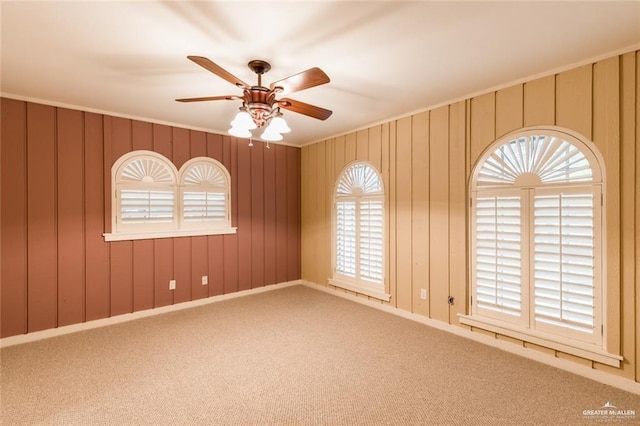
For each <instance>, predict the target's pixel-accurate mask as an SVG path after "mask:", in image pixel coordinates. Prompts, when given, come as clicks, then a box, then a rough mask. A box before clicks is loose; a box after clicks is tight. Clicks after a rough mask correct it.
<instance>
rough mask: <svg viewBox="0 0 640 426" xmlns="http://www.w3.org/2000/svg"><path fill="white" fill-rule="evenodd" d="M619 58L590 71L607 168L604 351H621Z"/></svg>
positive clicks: (596, 132)
mask: <svg viewBox="0 0 640 426" xmlns="http://www.w3.org/2000/svg"><path fill="white" fill-rule="evenodd" d="M618 63H619V61H618V57H614V58H611V59H607V60H605V61H601V62H598V63H596V64H595V65H594V67H593V70H594V72H593V142H594V143H595V144H596V146H597V147H598V149H599V150H600V152H601V153H602V155H603V157H604V161H605V168H606V188H605V191H606V192H605V203H606V228H605V229H606V231H605V232H606V238H607V240H606V250H607V254H606V257H607V274H606V282H607V295H606V303H607V307H606V309H607V322H606V324H605V326H606V327H607V331H608V333H607V348H610V350H612V351H615V352H617V351H620V350H621V347H620V333H619V331H620V308H621V306H620V107H619V105H620V103H619V102H620V99H619V87H620V82H619V66H618Z"/></svg>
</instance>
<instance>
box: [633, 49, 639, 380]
mask: <svg viewBox="0 0 640 426" xmlns="http://www.w3.org/2000/svg"><path fill="white" fill-rule="evenodd" d="M635 84H636V85H635V87H636V94H640V54H638V52H636V81H635ZM635 123H636V126H635V146H636V184H635V187H636V191H635V192H636V208H635V210H636V214H635V216H636V233H635V235H636V241H635V250H636V257H635V258H636V312H635V316H634V317H633V319H634V321H635V324H636V356H638V357H640V326H638V322H640V319H639V317H640V265H638V262H637V259H638V258H639V257H640V256H639V255H640V232H638V231H640V149H639V148H638V144H640V133H639V132H640V130H639V129H638V126H639V125H640V96H637V95H636V119H635ZM636 381H637V382H640V360H639V359H638V358H636Z"/></svg>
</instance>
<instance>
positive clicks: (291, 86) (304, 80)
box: [270, 67, 331, 93]
mask: <svg viewBox="0 0 640 426" xmlns="http://www.w3.org/2000/svg"><path fill="white" fill-rule="evenodd" d="M330 81H331V80H330V79H329V76H327V75H326V74H325V73H324V71H322V70H321V69H320V68H317V67H315V68H310V69H308V70H306V71H302V72H300V73H298V74H294V75H292V76H290V77H287V78H283V79H282V80H278V81H275V82H273V83H271V86H270V88H271V90H273V89H274V88H276V87H282V89H283V90H282V91H283V92H285V93H293V92H298V91H300V90H304V89H308V88H310V87H315V86H320V85H321V84H327V83H328V82H330Z"/></svg>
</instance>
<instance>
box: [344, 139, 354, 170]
mask: <svg viewBox="0 0 640 426" xmlns="http://www.w3.org/2000/svg"><path fill="white" fill-rule="evenodd" d="M355 159H356V134H355V133H349V134H348V135H346V136H345V140H344V161H345V165H346V164H349V163H351V162H352V161H355Z"/></svg>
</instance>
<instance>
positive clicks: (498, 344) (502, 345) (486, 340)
mask: <svg viewBox="0 0 640 426" xmlns="http://www.w3.org/2000/svg"><path fill="white" fill-rule="evenodd" d="M301 283H302V284H303V285H305V286H307V287H309V288H312V289H315V290H319V291H323V292H325V293H329V294H332V295H334V296H338V297H342V298H344V299H348V300H351V301H353V302H357V303H361V304H363V305H367V306H370V307H372V308H375V309H379V310H381V311H384V312H388V313H391V314H394V315H397V316H400V317H403V318H406V319H409V320H412V321H416V322H419V323H422V324H425V325H427V326H429V327H433V328H436V329H438V330H442V331H446V332H449V333H452V334H455V335H457V336H460V337H464V338H467V339H470V340H473V341H476V342H479V343H483V344H485V345H488V346H492V347H495V348H498V349H501V350H503V351H506V352H510V353H512V354H515V355H519V356H522V357H525V358H528V359H531V360H533V361H538V362H541V363H543V364H547V365H550V366H552V367H556V368H559V369H561V370H564V371H568V372H570V373H574V374H577V375H579V376H582V377H586V378H588V379H591V380H595V381H597V382H600V383H603V384H605V385H609V386H613V387H615V388H618V389H622V390H624V391H627V392H631V393H634V394H637V395H640V383H638V382H635V381H633V380H630V379H626V378H624V377H619V376H616V375H613V374H609V373H605V372H604V371H599V370H594V369H592V368H589V367H585V366H583V365H580V364H576V363H573V362H571V361H568V360H565V359H560V358H553V357H550V356H549V355H546V354H544V353H542V352H538V351H536V350H533V349H527V348H524V347H521V346H517V345H514V344H513V343H509V342H506V341H503V340H498V339H493V338H491V337H489V336H486V335H484V334H480V333H474V332H472V331H470V330H467V329H465V328H462V327H457V326H455V325H451V324H447V323H444V322H442V321H437V320H433V319H431V318H426V317H423V316H421V315H417V314H414V313H412V312H407V311H403V310H402V309H398V308H395V307H393V306H391V305H385V304H382V303H380V302H374V301H371V300H369V299H364V298H362V297H356V296H355V295H353V294H350V293H345V292H342V291H338V290H334V289H333V288H329V287H325V286H321V285H318V284H315V283H312V282H309V281H305V280H301Z"/></svg>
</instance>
